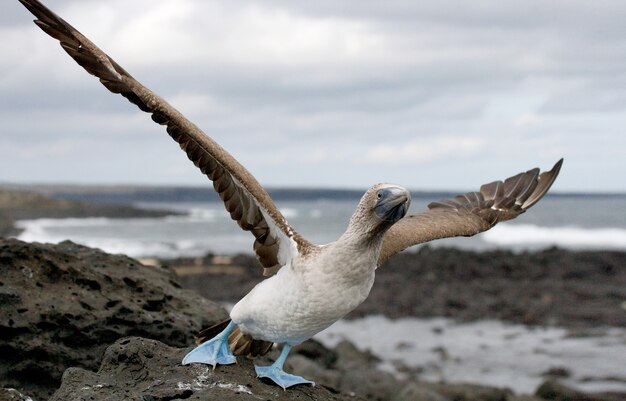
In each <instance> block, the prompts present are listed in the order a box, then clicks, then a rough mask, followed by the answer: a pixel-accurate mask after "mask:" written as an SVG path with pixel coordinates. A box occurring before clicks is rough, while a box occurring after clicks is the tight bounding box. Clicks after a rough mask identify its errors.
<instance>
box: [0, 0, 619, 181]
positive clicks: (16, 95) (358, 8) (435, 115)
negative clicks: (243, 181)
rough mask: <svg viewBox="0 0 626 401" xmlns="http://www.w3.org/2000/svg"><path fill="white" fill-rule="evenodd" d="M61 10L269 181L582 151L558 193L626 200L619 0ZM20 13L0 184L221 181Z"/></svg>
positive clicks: (139, 3) (446, 167)
mask: <svg viewBox="0 0 626 401" xmlns="http://www.w3.org/2000/svg"><path fill="white" fill-rule="evenodd" d="M47 4H48V5H49V6H50V7H51V8H52V9H53V10H55V11H57V12H58V13H59V14H60V15H61V16H62V17H64V18H65V19H67V20H68V21H69V22H70V23H72V24H73V25H74V26H76V27H77V28H79V29H81V30H82V31H83V33H85V34H86V35H87V36H88V37H90V39H92V40H93V41H94V42H95V43H97V44H98V45H100V46H102V47H103V48H104V49H106V50H107V51H108V52H109V54H110V55H111V56H113V57H114V58H115V59H116V60H117V61H118V62H120V64H122V65H123V66H124V67H125V68H127V69H128V70H129V71H130V72H131V73H132V74H133V75H135V76H136V77H137V78H139V79H140V80H141V81H142V82H143V83H144V84H146V85H147V86H148V87H150V88H151V89H153V90H155V91H156V92H157V93H159V94H161V95H162V96H163V97H165V98H166V99H169V100H170V101H171V103H172V104H174V105H175V106H176V107H178V108H180V110H181V111H183V112H184V113H185V114H186V115H188V116H189V118H190V119H192V120H193V121H194V122H196V123H197V124H198V125H199V126H201V127H202V128H203V129H204V130H205V131H206V132H207V133H209V134H210V135H212V136H214V138H215V139H217V140H218V141H219V142H220V143H221V144H222V145H223V146H225V147H226V148H227V149H228V150H230V151H231V152H232V153H233V154H234V155H235V156H236V157H238V158H239V159H240V160H241V161H242V163H244V164H245V165H246V166H248V167H249V168H250V170H251V171H252V172H253V173H254V174H255V175H257V177H258V178H259V180H260V181H261V182H263V183H268V184H272V185H299V186H303V185H315V186H323V185H330V186H335V187H342V186H350V187H364V186H368V185H370V184H371V183H372V182H378V181H392V182H398V183H401V184H404V185H407V186H410V187H414V188H463V189H470V188H474V187H475V186H477V185H479V184H481V183H483V182H486V181H488V180H491V179H495V178H502V177H501V176H505V175H507V174H513V173H516V172H517V171H519V170H523V169H526V168H529V167H532V166H534V165H540V166H542V167H548V166H549V165H550V164H551V163H552V162H554V161H555V160H556V159H557V158H559V157H561V156H565V157H566V165H565V167H564V170H563V177H562V178H561V179H560V180H559V183H558V184H559V186H558V187H557V189H562V190H609V191H625V190H626V183H624V181H623V180H622V179H620V178H619V177H621V175H623V172H624V171H626V162H624V161H623V160H626V157H625V156H626V150H624V149H626V146H625V145H626V139H624V135H623V130H624V128H626V107H625V106H626V95H624V92H623V90H622V88H624V87H626V74H624V73H623V71H626V45H625V44H624V41H623V38H624V37H626V26H624V24H623V21H624V20H626V8H625V7H623V6H622V4H621V2H620V1H605V2H596V3H594V4H590V3H588V2H583V1H573V2H567V3H565V4H548V3H545V2H539V1H531V2H524V3H520V4H513V3H509V2H499V1H481V2H414V1H392V2H384V3H381V2H375V1H359V2H336V1H316V2H288V1H278V0H275V1H268V2H263V3H259V2H250V1H239V0H237V1H232V2H209V1H192V0H187V1H178V2H167V1H156V0H154V1H144V0H135V1H121V0H112V1H110V2H107V3H102V2H85V1H82V2H81V1H70V0H66V1H53V0H49V1H48V2H47ZM121 4H124V7H121ZM21 7H22V6H21V5H20V4H19V2H17V1H14V2H4V3H3V4H2V5H1V6H0V15H2V17H0V32H1V33H2V35H3V37H4V38H6V39H7V40H5V41H3V43H2V44H1V45H0V46H2V49H1V51H2V54H4V55H5V56H6V57H3V58H1V59H0V118H2V121H3V128H2V132H1V133H0V171H1V172H2V174H0V181H83V182H84V181H87V182H90V181H99V182H150V183H159V182H162V183H181V182H186V183H198V182H200V181H201V182H204V181H203V180H202V179H201V178H199V174H197V173H195V172H194V171H195V168H194V167H193V166H192V165H190V163H189V162H188V161H187V160H186V158H185V157H184V156H182V155H181V154H180V152H176V145H175V144H173V143H171V140H170V139H169V138H168V137H167V135H166V134H164V133H163V132H162V131H163V130H162V128H159V127H156V126H154V124H152V123H151V122H150V121H149V118H148V117H147V116H143V115H141V113H140V112H139V111H137V109H136V108H135V107H134V106H132V105H130V104H129V103H128V102H126V100H125V99H122V98H116V97H115V96H114V95H111V94H108V93H107V92H106V90H105V89H104V88H102V87H100V84H99V83H98V82H97V80H95V79H94V78H93V77H90V76H88V74H86V73H85V72H84V71H81V70H80V69H79V68H78V67H76V66H75V65H74V62H73V61H72V60H71V59H69V58H68V57H67V55H66V54H64V52H63V51H62V50H61V49H60V48H59V46H58V44H56V43H55V42H54V41H53V40H51V39H50V38H48V37H46V35H44V34H43V33H42V32H40V31H39V30H38V29H37V28H36V27H35V26H34V25H33V24H32V22H30V21H31V19H32V18H30V16H29V15H28V14H27V13H26V12H24V11H22V10H21ZM33 141H36V143H35V144H33ZM120 143H124V144H128V145H129V146H130V145H132V146H131V147H137V148H138V149H141V150H140V151H139V152H134V151H132V150H131V149H130V148H129V147H127V146H120V145H119V144H120ZM94 149H97V152H94ZM267 149H271V153H269V154H268V153H267ZM394 155H397V157H394ZM155 157H157V158H156V159H155ZM155 160H158V163H157V162H155ZM80 165H85V166H88V168H85V169H81V168H80V167H78V166H80ZM29 166H35V167H34V168H33V167H29ZM147 166H150V168H146V167H147ZM570 166H571V167H570ZM8 171H10V172H11V173H10V174H9V173H7V172H8ZM459 171H463V174H459V173H458V172H459ZM500 171H502V173H499V172H500ZM568 171H570V172H571V173H572V174H570V173H568ZM620 171H621V172H622V173H621V174H618V172H620ZM574 172H575V173H576V174H573V173H574ZM581 176H583V177H601V178H598V179H591V178H590V179H588V180H582V179H580V177H581Z"/></svg>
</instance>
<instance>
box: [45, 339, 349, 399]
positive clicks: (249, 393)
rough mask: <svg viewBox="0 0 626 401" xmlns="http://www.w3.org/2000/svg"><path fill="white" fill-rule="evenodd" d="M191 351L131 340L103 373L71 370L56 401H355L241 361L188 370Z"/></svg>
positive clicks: (108, 357) (111, 353)
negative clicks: (267, 374) (283, 380)
mask: <svg viewBox="0 0 626 401" xmlns="http://www.w3.org/2000/svg"><path fill="white" fill-rule="evenodd" d="M189 350H190V348H187V349H180V348H174V347H170V346H167V345H165V344H163V343H161V342H158V341H155V340H148V339H145V338H138V337H131V338H125V339H122V340H119V341H117V342H116V343H115V344H113V345H111V346H110V347H109V348H108V349H107V350H106V352H105V354H104V358H103V359H102V365H101V366H100V369H99V370H98V372H97V373H96V372H91V371H88V370H85V369H81V368H71V369H68V370H67V371H66V372H65V374H64V375H63V384H62V385H61V388H60V389H59V390H58V391H57V392H56V393H55V394H54V396H53V397H52V398H51V401H68V400H72V401H83V400H84V401H87V400H141V401H144V400H150V401H166V400H182V399H194V400H220V401H222V400H223V401H230V400H238V401H239V400H241V401H247V400H249V401H258V400H273V401H287V400H320V401H333V400H337V401H339V400H354V401H358V400H360V399H361V398H359V397H352V396H344V395H341V394H333V393H332V392H331V391H329V390H328V389H326V388H325V387H323V386H320V385H317V386H314V387H312V386H309V385H302V386H297V387H294V388H291V389H289V390H288V391H285V390H283V389H282V388H280V387H278V386H275V385H272V384H266V383H263V382H262V381H260V380H259V379H257V378H256V374H255V372H254V367H253V366H252V362H251V361H250V360H248V359H246V358H239V361H238V364H237V365H228V366H218V367H217V368H216V369H215V370H213V369H212V368H211V367H210V366H206V365H200V364H193V365H189V366H182V365H181V364H180V361H181V359H182V358H183V356H184V355H185V353H186V352H187V351H189Z"/></svg>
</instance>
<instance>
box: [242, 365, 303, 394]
mask: <svg viewBox="0 0 626 401" xmlns="http://www.w3.org/2000/svg"><path fill="white" fill-rule="evenodd" d="M254 369H255V370H256V375H257V377H266V378H268V379H270V380H272V381H273V382H274V383H276V384H278V385H279V386H281V387H282V388H283V389H284V390H285V389H287V388H288V387H291V386H295V385H296V384H312V385H315V382H312V381H310V380H307V379H305V378H303V377H300V376H296V375H292V374H289V373H287V372H285V371H284V370H283V369H282V368H281V367H278V366H274V365H270V366H255V367H254Z"/></svg>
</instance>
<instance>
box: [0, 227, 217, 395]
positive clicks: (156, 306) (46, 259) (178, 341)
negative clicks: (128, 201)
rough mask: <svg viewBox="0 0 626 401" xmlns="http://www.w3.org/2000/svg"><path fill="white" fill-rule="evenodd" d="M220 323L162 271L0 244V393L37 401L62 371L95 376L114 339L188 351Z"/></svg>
mask: <svg viewBox="0 0 626 401" xmlns="http://www.w3.org/2000/svg"><path fill="white" fill-rule="evenodd" d="M226 316H227V313H226V311H225V310H224V309H223V308H222V307H221V306H220V305H218V304H215V303H213V302H211V301H208V300H206V299H204V298H202V297H200V296H198V295H196V294H195V293H193V292H191V291H189V290H183V289H181V288H180V286H179V285H178V283H177V282H176V281H175V278H174V276H173V275H172V273H171V272H170V271H168V270H166V269H162V268H155V267H146V266H143V265H141V264H140V263H139V262H137V261H136V260H134V259H131V258H128V257H126V256H121V255H109V254H106V253H104V252H101V251H99V250H96V249H91V248H87V247H84V246H80V245H76V244H74V243H71V242H63V243H61V244H58V245H49V244H36V243H32V244H31V243H25V242H21V241H18V240H14V239H1V238H0V387H12V388H16V389H18V390H20V391H22V392H23V393H24V394H28V395H31V396H33V397H35V398H36V399H44V398H47V397H48V396H49V395H50V394H52V392H53V391H54V390H55V389H56V388H58V386H59V384H60V380H61V375H62V374H63V372H64V371H65V369H67V368H69V367H72V366H80V367H83V368H86V369H97V368H98V366H99V365H100V361H101V358H102V354H103V352H104V350H105V348H106V347H107V346H108V345H110V344H112V343H113V342H115V341H116V340H117V339H119V338H121V337H126V336H129V335H134V336H143V337H148V338H152V339H157V340H160V341H163V342H164V343H166V344H169V345H173V346H179V347H182V346H188V345H189V344H192V343H193V341H194V340H193V333H194V332H196V331H197V330H199V329H200V328H202V327H206V326H207V325H210V324H213V323H215V322H217V321H219V320H221V319H223V318H225V317H226Z"/></svg>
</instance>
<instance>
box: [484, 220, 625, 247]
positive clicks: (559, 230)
mask: <svg viewBox="0 0 626 401" xmlns="http://www.w3.org/2000/svg"><path fill="white" fill-rule="evenodd" d="M482 238H483V239H484V240H485V241H487V242H490V243H494V244H496V245H499V246H523V245H542V246H550V245H556V246H560V247H564V248H576V249H626V229H622V228H581V227H573V226H572V227H541V226H536V225H530V224H503V225H498V226H496V227H494V228H492V229H491V230H489V231H487V232H485V233H484V234H482Z"/></svg>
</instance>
